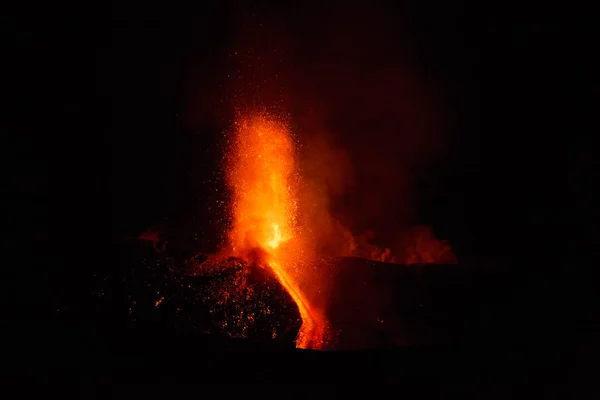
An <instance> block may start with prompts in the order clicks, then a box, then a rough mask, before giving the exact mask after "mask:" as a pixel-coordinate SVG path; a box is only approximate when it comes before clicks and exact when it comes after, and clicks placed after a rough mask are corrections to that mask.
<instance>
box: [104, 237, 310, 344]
mask: <svg viewBox="0 0 600 400" xmlns="http://www.w3.org/2000/svg"><path fill="white" fill-rule="evenodd" d="M125 253H126V254H127V257H125V258H124V260H122V265H121V269H120V273H119V274H114V275H113V276H103V277H102V276H101V277H98V279H97V289H96V291H95V297H96V299H97V309H98V311H100V314H103V315H105V316H107V318H109V319H112V320H111V323H112V324H113V325H115V324H116V325H122V326H124V327H127V328H130V329H131V328H134V329H136V330H140V329H141V330H142V331H156V330H165V329H166V330H170V331H173V332H179V333H192V334H210V335H212V336H226V337H230V338H238V339H249V340H252V341H255V342H269V343H274V344H279V345H282V346H289V347H293V345H294V340H295V338H296V335H297V334H298V331H299V329H300V325H301V319H300V314H299V312H298V308H297V306H296V304H295V303H294V301H293V300H292V298H291V297H290V296H289V294H288V293H287V292H286V291H285V289H284V288H283V287H282V286H281V285H280V283H279V282H278V281H277V279H276V277H275V276H274V275H273V274H272V272H271V271H270V269H268V268H264V267H263V266H261V265H258V264H249V263H247V262H245V261H244V260H241V259H237V258H229V259H211V260H206V257H199V256H197V257H192V258H190V259H188V260H186V261H185V262H180V261H176V259H175V258H172V257H169V255H168V254H166V253H157V252H156V251H154V249H152V247H151V246H149V245H144V244H142V245H137V246H134V247H133V248H129V249H128V250H127V251H126V252H125ZM119 321H120V322H119Z"/></svg>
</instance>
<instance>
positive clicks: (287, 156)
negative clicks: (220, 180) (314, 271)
mask: <svg viewBox="0 0 600 400" xmlns="http://www.w3.org/2000/svg"><path fill="white" fill-rule="evenodd" d="M230 144H231V147H230V149H229V151H230V152H229V153H228V157H227V158H226V171H227V182H228V185H229V187H230V189H231V191H232V204H231V211H232V229H231V231H230V234H229V240H230V245H231V251H232V255H234V256H237V257H240V258H243V259H245V260H247V261H249V262H252V263H256V264H258V265H260V266H263V267H268V268H270V269H271V270H272V271H273V273H274V274H275V276H276V277H277V279H278V280H279V282H280V283H281V285H282V286H283V287H284V288H285V289H286V290H287V292H288V293H289V294H290V296H291V297H292V299H293V300H294V302H295V303H296V305H297V306H298V310H299V312H300V316H301V318H302V327H301V329H300V332H299V333H298V337H297V340H296V346H297V347H299V348H311V349H319V348H322V347H323V345H324V340H325V335H326V321H325V320H324V318H323V317H322V316H321V314H320V312H319V311H318V310H316V309H315V308H314V306H313V305H311V304H310V302H309V301H308V299H307V298H306V296H305V294H304V293H303V291H302V289H301V287H300V280H301V277H302V276H303V275H304V274H306V273H307V271H305V270H304V269H305V268H307V266H308V264H309V263H310V262H311V260H310V251H308V249H306V248H305V246H303V245H302V240H301V238H300V236H299V231H300V227H299V224H298V221H299V218H298V211H299V207H298V191H299V190H300V176H299V174H298V166H297V160H296V142H295V141H294V138H293V135H292V133H291V131H290V129H289V126H288V124H287V123H286V121H285V120H283V119H282V118H277V117H275V116H273V115H272V114H269V113H267V112H258V113H250V114H248V115H246V114H238V118H237V120H236V122H235V127H234V137H233V139H232V141H231V143H230Z"/></svg>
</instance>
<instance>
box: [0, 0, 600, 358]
mask: <svg viewBox="0 0 600 400" xmlns="http://www.w3.org/2000/svg"><path fill="white" fill-rule="evenodd" d="M193 3H195V4H192V2H190V3H189V4H183V3H182V4H175V2H170V3H164V4H152V3H148V2H132V1H124V2H114V3H108V2H105V3H98V4H95V5H92V4H86V3H71V2H69V3H59V4H57V3H55V2H50V3H49V4H45V5H37V6H36V7H35V10H34V9H27V6H25V5H21V6H19V8H18V9H17V8H15V9H13V10H12V11H9V12H8V13H6V14H4V15H3V16H2V17H1V18H2V19H1V21H2V23H1V25H2V36H3V37H4V38H5V39H6V38H8V48H7V49H5V50H3V53H4V56H3V64H4V67H5V68H7V69H4V73H3V74H2V80H3V85H2V87H3V95H4V97H5V98H6V99H7V102H6V103H5V106H4V107H3V118H2V131H3V134H2V141H3V142H2V146H1V148H2V151H3V155H2V157H1V159H2V162H3V168H2V169H3V172H4V179H3V181H4V182H3V185H2V186H3V198H4V200H5V201H4V202H3V203H4V210H5V213H4V218H3V219H4V226H5V229H4V230H5V235H6V239H5V243H6V244H7V245H8V250H7V251H6V253H5V259H4V260H5V261H4V263H3V264H4V267H3V273H4V278H3V279H2V281H3V289H2V295H3V298H4V305H5V308H6V310H5V311H4V319H6V320H8V321H12V324H9V326H13V327H17V328H16V330H17V333H16V334H15V335H16V336H15V337H19V338H21V340H19V343H20V342H21V341H35V340H36V335H39V334H40V332H44V331H46V330H48V329H49V328H47V327H48V326H50V325H51V324H52V322H51V321H52V318H53V317H52V315H53V312H54V309H55V308H56V307H57V305H60V304H64V303H65V302H66V303H71V304H79V308H80V310H79V312H80V313H81V315H84V314H85V311H82V310H84V309H85V304H86V303H85V300H84V299H85V298H86V296H87V294H88V292H89V291H90V282H91V279H92V276H93V274H94V273H102V272H106V271H111V268H116V266H114V265H115V263H114V261H113V260H114V259H116V258H117V257H119V254H118V252H119V247H118V243H119V242H120V241H122V240H123V239H124V238H127V237H135V236H137V235H139V234H140V233H141V232H144V231H147V230H149V229H152V228H157V229H161V230H162V231H163V232H164V233H165V235H166V236H167V237H168V238H169V240H172V241H175V242H178V243H181V244H182V247H186V246H188V245H189V246H190V248H193V249H201V250H202V251H211V250H212V249H214V248H215V246H216V245H217V244H218V239H219V233H220V232H222V230H223V226H222V224H223V222H222V221H220V220H219V219H218V218H215V215H214V210H213V209H212V208H211V204H214V202H215V201H216V200H218V199H220V196H222V193H220V192H217V191H215V186H218V182H217V183H215V174H214V171H215V170H216V168H215V166H216V165H217V163H218V162H219V160H220V157H221V153H220V151H221V150H220V147H219V142H218V140H219V138H220V137H221V134H222V132H223V130H224V129H226V128H227V127H228V124H229V121H230V119H231V112H232V110H231V107H230V104H231V98H232V91H231V86H228V85H231V79H229V80H228V78H227V77H228V75H230V74H233V73H234V71H235V68H237V67H235V66H234V65H233V62H232V57H231V55H230V54H231V53H232V52H234V51H236V50H237V49H240V48H243V44H241V43H243V40H242V39H248V37H246V36H244V35H245V34H246V33H247V32H251V33H252V32H254V31H253V29H258V28H256V26H257V24H258V25H260V24H264V26H263V25H260V26H261V27H262V28H261V29H263V28H264V30H270V29H272V30H273V32H283V33H284V35H283V36H285V37H286V40H287V41H283V40H282V41H281V42H280V41H277V40H275V39H273V41H269V42H268V43H265V46H272V47H271V48H273V47H277V46H279V44H281V43H293V44H294V45H293V46H289V45H282V47H281V52H282V53H283V54H284V55H285V57H284V58H286V60H284V62H282V65H281V67H278V66H277V65H275V62H274V60H275V58H273V59H272V60H267V62H270V61H272V62H271V65H270V66H269V67H268V69H269V71H268V72H262V73H263V74H278V73H279V74H280V75H281V76H283V77H284V78H281V79H282V82H283V83H282V85H287V86H286V88H287V89H289V88H290V87H291V88H292V89H291V92H292V93H294V90H295V93H300V89H298V88H308V89H306V90H305V92H303V93H301V96H300V97H302V99H301V100H299V101H298V102H297V103H294V101H295V100H294V101H292V103H290V104H292V106H291V108H292V110H296V111H297V110H300V111H298V113H299V114H301V113H302V110H305V107H304V106H305V105H306V104H308V103H309V102H311V101H312V100H311V93H312V94H315V93H318V94H319V101H320V102H319V101H317V100H315V103H314V106H315V108H316V109H320V108H319V107H321V108H322V109H326V110H327V111H326V112H327V113H329V114H327V115H328V116H330V117H331V118H330V120H329V121H328V122H327V123H329V124H330V125H329V126H335V127H336V129H337V131H338V132H346V133H342V134H339V135H337V136H336V137H335V140H336V141H337V142H336V143H337V144H338V145H339V146H341V147H345V148H347V149H348V151H350V152H353V151H354V152H355V153H357V154H358V156H357V157H359V158H360V154H364V152H362V153H361V152H360V151H358V149H362V148H365V146H368V143H369V142H368V141H367V140H366V136H365V131H364V130H362V129H357V128H356V127H354V128H353V127H352V125H353V124H352V121H348V120H345V121H344V120H340V118H339V115H341V114H343V113H344V112H345V111H344V110H345V109H343V108H342V107H340V110H342V111H339V110H338V111H336V112H337V113H338V114H335V113H334V112H329V110H331V109H332V108H331V104H339V103H340V102H341V101H342V100H343V101H344V104H345V105H347V107H349V108H348V110H354V108H352V107H353V105H352V102H353V101H357V102H365V104H370V103H369V101H366V100H365V99H364V98H360V95H361V94H362V93H366V92H363V91H361V90H362V89H360V88H359V89H356V93H358V94H357V96H356V99H355V100H352V98H351V92H352V91H353V89H352V88H350V89H348V87H346V86H345V85H349V83H348V82H347V81H345V80H344V79H345V77H346V75H345V74H346V73H348V74H349V75H347V76H351V74H352V73H354V72H355V71H360V75H357V76H362V77H364V76H368V77H377V76H379V77H380V79H379V81H378V82H379V83H378V84H379V85H380V86H381V87H385V86H386V85H387V84H388V83H389V82H390V80H389V79H390V78H389V77H390V75H386V72H385V71H388V69H387V67H388V66H390V65H391V66H394V65H396V64H395V63H397V62H398V61H397V60H403V61H402V65H405V61H406V64H407V65H408V64H409V65H410V68H409V70H410V71H412V72H411V73H413V74H415V76H417V75H418V79H419V81H420V82H422V83H423V85H424V87H426V88H427V91H428V93H430V98H433V99H435V101H436V102H437V103H436V107H437V108H436V111H435V112H433V111H432V113H433V114H431V115H435V117H436V118H438V119H437V120H436V121H437V122H439V125H438V126H441V127H442V128H443V129H439V132H438V133H439V135H440V138H441V139H440V141H439V142H437V141H435V143H436V145H437V147H435V146H434V147H435V148H436V153H435V156H432V157H431V158H430V159H428V161H427V162H424V163H423V165H419V166H418V167H415V168H414V169H411V171H412V172H411V188H412V189H411V193H412V196H413V197H412V201H413V202H414V203H415V204H417V206H416V207H414V211H413V212H412V213H411V215H410V218H411V221H414V222H417V223H422V224H427V225H430V226H432V227H433V229H434V230H435V232H436V236H438V237H440V238H443V239H447V240H449V241H450V243H451V244H452V246H453V248H454V250H455V253H456V254H457V256H458V258H459V260H461V261H462V262H465V263H470V264H473V265H476V264H478V263H479V264H482V265H486V266H490V267H493V268H496V269H499V270H502V271H506V272H507V273H510V274H512V275H511V276H512V278H511V279H512V280H511V283H510V284H509V287H507V288H506V291H507V292H510V293H511V295H510V296H507V300H506V301H505V302H504V303H502V304H501V306H499V307H498V308H496V309H494V310H493V311H490V312H489V315H488V316H487V320H486V321H487V322H486V324H487V325H485V328H483V329H482V331H481V332H482V333H481V335H477V337H478V338H485V339H481V340H482V341H485V340H489V341H491V342H494V343H497V342H501V341H503V342H505V343H525V344H527V345H529V344H530V343H531V342H536V344H535V347H536V348H537V347H543V346H550V348H552V349H553V350H552V351H555V352H557V353H558V352H559V350H556V349H555V347H556V346H558V343H559V342H560V347H561V351H562V349H563V347H564V348H565V349H567V350H568V349H569V347H570V346H571V345H572V344H573V343H576V342H582V343H583V342H585V340H583V339H581V340H580V338H585V335H583V336H581V337H580V333H579V332H580V330H582V331H583V330H585V329H587V328H580V327H582V326H588V325H585V322H582V321H584V320H585V321H587V320H586V319H585V318H586V317H587V314H586V313H587V310H588V309H589V308H590V307H591V305H590V304H591V298H592V297H591V295H589V293H590V286H591V283H590V282H591V280H589V279H587V278H584V276H587V275H586V273H587V269H586V268H585V266H584V265H586V263H587V261H586V260H585V259H584V258H583V256H582V254H583V252H584V249H585V248H586V247H588V246H589V245H591V243H593V242H592V241H591V239H588V238H589V236H588V233H587V230H586V226H587V224H588V223H590V222H591V221H592V219H593V218H595V217H596V215H597V211H596V210H594V208H593V199H592V196H591V194H590V193H591V191H590V189H589V188H590V187H592V186H593V185H592V182H594V180H593V178H592V176H591V175H592V174H591V173H590V171H592V170H593V168H592V162H591V161H592V158H593V156H592V154H591V152H592V145H591V142H592V140H591V138H590V137H591V135H592V132H591V127H590V126H589V123H588V122H587V121H588V118H589V112H590V109H591V104H592V102H588V101H587V100H585V99H587V98H592V95H593V93H594V90H595V89H593V88H592V87H591V83H590V80H591V71H592V66H591V65H590V64H589V63H586V62H584V59H585V57H586V56H585V54H586V53H587V52H589V51H591V48H588V47H587V46H588V44H587V41H588V39H589V37H590V32H588V30H591V29H590V28H587V25H585V24H583V23H581V24H573V28H572V29H569V31H570V33H569V35H568V36H567V35H566V34H565V33H564V28H565V25H566V24H567V22H569V23H570V17H568V16H567V13H566V12H565V11H564V10H552V9H551V8H550V6H549V5H545V6H544V7H543V8H539V7H534V6H526V5H524V3H517V2H500V3H493V4H492V3H489V4H488V3H485V4H484V3H482V2H466V1H464V2H463V1H459V2H446V3H444V2H431V1H413V2H404V3H402V4H403V5H402V6H401V5H398V4H396V3H400V2H391V1H390V2H378V3H377V4H372V5H367V2H365V3H364V4H359V3H358V2H356V4H354V3H352V2H350V3H348V2H335V3H334V2H311V1H308V2H296V3H294V2H290V3H286V4H280V3H279V2H272V3H273V4H269V3H270V2H266V1H265V2H262V1H224V2H193ZM363 16H364V20H365V21H363V18H362V17H363ZM371 17H372V18H371ZM568 19H569V21H567V20H568ZM367 20H368V21H367ZM363 22H364V23H365V27H361V24H362V23H363ZM248 26H249V27H250V28H248V29H249V30H248V31H246V30H243V29H242V28H240V27H248ZM569 26H571V25H569ZM361 29H364V30H363V31H361ZM378 29H381V32H378V31H377V30H378ZM373 30H374V31H373ZM332 32H333V33H335V34H337V35H341V36H340V37H344V35H345V34H346V33H347V32H348V35H350V36H349V37H352V35H351V34H350V33H351V32H371V33H372V35H371V33H369V34H368V35H365V36H363V37H362V40H360V38H359V39H357V40H356V41H355V42H354V40H355V39H352V40H353V42H352V43H353V44H352V45H348V46H347V48H345V49H344V50H340V53H339V54H341V56H336V55H333V56H332V55H330V54H329V55H328V54H325V53H319V50H315V49H319V48H322V49H326V48H325V47H324V46H322V42H323V41H324V40H325V38H327V37H329V36H326V35H325V33H327V34H329V35H330V34H331V33H332ZM373 32H374V33H373ZM261 34H264V33H258V34H257V35H258V37H259V39H258V40H260V39H261V38H262V37H261V36H260V35H261ZM572 36H575V38H573V37H572ZM290 38H292V39H293V40H292V39H290ZM379 38H386V43H385V44H382V42H381V41H380V40H379ZM251 39H252V38H249V39H248V40H251ZM336 40H340V39H336ZM349 40H350V39H349ZM334 43H335V42H334ZM265 51H266V50H265ZM370 52H371V53H370ZM396 52H397V53H396ZM369 54H376V55H380V56H381V58H380V59H378V58H377V57H371V56H369ZM336 57H341V58H336ZM378 57H379V56H378ZM267 58H268V57H267ZM377 60H383V61H377ZM337 61H340V64H339V65H340V67H336V68H337V69H336V68H333V71H334V72H333V73H332V72H331V70H329V69H327V68H329V67H330V66H331V65H333V64H332V63H335V62H337ZM344 63H346V64H344ZM386 63H387V64H386ZM344 65H345V67H344ZM278 68H281V71H278ZM344 68H347V70H348V71H350V72H346V70H345V69H344ZM338 71H339V74H338ZM328 74H330V75H328ZM357 74H358V72H357ZM330 76H337V77H338V78H339V79H338V84H339V85H340V86H339V87H336V86H335V85H334V84H332V86H331V87H329V86H327V82H330V81H332V80H331V79H329V78H328V77H330ZM295 78H298V80H295ZM286 79H287V80H286ZM394 79H395V78H394ZM409 80H410V79H409ZM298 82H300V83H298ZM306 82H309V83H312V85H310V84H308V85H304V83H306ZM354 83H355V82H354ZM354 83H353V84H354ZM294 84H296V85H297V87H296V89H294ZM389 84H390V85H391V87H395V86H393V85H394V84H393V83H389ZM340 88H344V89H340ZM311 90H313V92H311ZM328 90H329V91H330V92H328ZM344 90H345V92H344ZM289 92H290V91H289V90H288V93H289ZM340 93H343V94H340ZM328 96H329V97H328ZM399 96H400V97H402V96H403V95H402V94H400V95H399ZM406 96H408V95H405V97H406ZM342 97H343V99H342ZM312 98H314V97H312ZM307 99H308V100H307ZM582 99H584V101H581V100H582ZM412 100H414V98H412V97H411V98H410V99H409V100H407V101H405V102H404V103H399V104H411V101H412ZM286 101H287V100H286ZM378 101H381V100H378ZM392 101H395V100H392ZM415 101H416V100H415ZM580 103H584V104H587V105H581V104H580ZM311 105H312V103H311ZM294 107H295V108H294ZM394 107H395V106H394ZM373 108H381V107H379V103H377V104H374V106H373ZM389 109H401V106H400V107H399V108H398V107H396V108H393V107H389ZM399 112H401V111H399ZM417 112H419V110H417ZM340 113H341V114H340ZM348 114H354V112H352V113H350V112H345V114H343V115H346V116H347V115H348ZM358 114H360V113H358ZM381 115H384V116H385V112H382V113H379V114H377V116H381ZM427 115H430V114H427ZM336 118H337V119H336ZM346 118H347V117H346ZM358 118H360V116H359V117H358ZM376 118H380V117H376ZM383 118H384V119H385V117H383ZM344 124H347V125H344ZM383 124H384V125H385V122H383ZM402 126H412V125H402ZM394 127H395V125H394V126H383V127H382V131H385V130H386V129H388V128H389V129H388V130H390V132H391V131H393V129H394ZM353 129H354V130H353ZM374 140H375V141H376V145H377V146H380V147H381V148H382V149H384V150H385V149H386V148H388V150H389V148H393V147H394V143H395V142H394V141H393V140H392V141H389V140H390V139H386V136H385V135H384V136H381V137H377V138H375V139H374ZM428 140H432V141H431V142H428V143H434V141H433V139H428ZM386 141H387V142H386ZM374 145H375V144H374ZM432 146H433V145H432ZM384 150H382V151H384ZM388 153H389V154H395V153H393V151H388ZM389 154H388V156H385V157H388V159H387V160H388V161H389V157H390V156H389ZM408 156H409V155H406V154H403V153H400V155H399V156H398V157H403V158H405V157H408ZM356 162H357V164H360V163H361V161H360V159H359V160H358V161H356ZM401 162H402V161H399V163H401ZM586 171H587V173H585V174H584V172H586ZM386 179H387V180H386V183H387V184H388V185H389V186H390V187H394V179H395V178H394V177H393V175H390V178H389V179H388V178H386ZM365 182H366V183H365V184H368V183H369V179H365ZM585 188H587V189H585ZM365 191H366V190H365ZM390 193H392V192H390ZM357 201H358V200H357ZM354 206H355V207H358V206H360V203H359V202H357V203H356V204H354ZM381 207H382V210H383V211H385V210H386V207H387V208H389V209H390V210H391V209H394V207H396V203H394V202H393V201H392V200H390V201H388V203H385V201H384V202H383V203H382V206H381ZM383 211H382V212H383ZM359 222H360V221H359ZM386 224H387V225H386ZM390 224H392V225H393V221H392V220H388V221H386V222H385V223H383V224H382V228H381V229H382V230H385V229H387V228H389V226H390ZM384 225H385V226H384ZM586 243H587V245H586ZM182 251H183V250H182ZM81 318H84V317H81ZM52 326H54V325H52ZM516 326H518V329H517V328H515V327H516ZM52 329H55V328H52ZM52 329H49V330H52ZM57 329H58V328H57ZM60 329H63V328H62V327H61V328H60ZM73 329H75V328H73ZM53 332H54V331H53ZM59 332H62V331H61V330H59ZM57 335H59V334H57ZM486 335H487V336H486ZM24 337H26V338H28V339H26V340H23V339H22V338H24ZM24 345H25V346H26V344H24ZM507 346H508V345H507ZM532 346H533V345H532ZM567 350H565V351H567ZM561 354H563V353H561ZM568 354H571V353H568ZM570 362H574V361H572V360H571V361H570ZM565 369H566V367H565Z"/></svg>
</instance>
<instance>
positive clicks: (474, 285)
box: [56, 242, 504, 350]
mask: <svg viewBox="0 0 600 400" xmlns="http://www.w3.org/2000/svg"><path fill="white" fill-rule="evenodd" d="M121 250H122V251H121V256H120V258H119V259H118V260H115V264H116V265H117V266H118V267H117V268H113V269H112V270H111V271H112V272H110V273H104V274H96V276H95V287H96V289H95V291H94V292H93V293H92V294H91V300H90V301H86V302H81V301H80V300H81V299H73V302H72V303H73V304H69V303H66V304H64V305H63V306H61V307H60V308H59V309H58V310H57V312H56V313H57V316H58V317H59V319H63V320H71V321H82V320H87V321H90V324H91V326H93V327H94V328H93V329H94V330H100V331H103V332H106V333H107V336H114V335H117V336H118V335H120V334H121V333H126V332H127V334H128V335H129V334H132V332H133V334H134V335H141V334H143V335H167V336H170V335H186V336H187V337H190V335H191V336H192V337H193V336H198V337H199V340H200V337H201V336H206V335H210V336H211V337H213V338H216V337H217V338H218V337H224V338H229V339H241V340H248V341H249V342H252V343H268V344H269V345H276V346H283V347H289V348H292V347H293V346H294V339H295V337H296V335H297V333H298V330H299V328H300V325H301V320H300V315H299V312H298V308H297V306H296V304H295V303H294V302H293V300H292V299H291V298H290V296H289V294H288V293H287V292H286V291H285V290H284V289H283V288H282V287H281V285H280V284H279V282H278V281H277V280H276V278H275V277H274V276H273V274H272V273H271V271H270V269H269V268H263V267H261V266H257V265H250V264H248V263H246V262H244V261H242V260H240V259H235V258H230V259H228V260H218V261H217V260H211V261H206V259H205V258H203V257H192V258H188V256H183V257H182V256H177V255H175V254H170V253H173V252H172V251H171V252H170V251H169V249H166V250H163V251H157V250H156V249H154V248H153V247H152V246H150V245H149V244H148V243H146V242H136V243H131V244H128V245H126V246H124V247H123V248H122V249H121ZM323 263H324V265H323V268H320V271H321V277H320V278H319V279H320V280H323V282H322V289H323V290H322V293H323V294H324V296H322V298H321V299H319V300H320V301H321V302H322V304H325V310H324V311H325V315H326V317H327V319H328V320H329V321H330V323H331V328H332V332H333V335H332V336H333V341H332V343H331V345H330V346H329V348H331V349H338V350H344V349H352V350H354V349H373V348H382V347H389V346H398V345H412V344H445V343H453V342H455V341H457V340H459V339H461V338H462V337H463V336H464V334H465V333H468V331H469V327H470V325H471V324H472V323H473V322H474V321H477V319H478V315H479V313H480V308H482V307H485V306H486V305H487V304H489V303H492V302H493V301H494V299H496V298H498V297H500V296H501V293H502V290H503V287H504V286H503V284H502V281H501V280H499V279H498V278H497V277H495V276H494V275H492V274H490V273H484V272H483V271H482V270H479V269H475V268H468V267H465V266H461V265H455V264H453V265H431V264H430V265H410V266H406V265H399V264H386V263H379V262H374V261H369V260H365V259H359V258H337V259H327V260H323ZM75 303H77V304H75ZM82 305H85V306H82ZM75 309H77V310H79V311H77V312H73V311H70V310H75ZM78 323H79V322H78ZM205 339H206V338H204V339H201V340H205Z"/></svg>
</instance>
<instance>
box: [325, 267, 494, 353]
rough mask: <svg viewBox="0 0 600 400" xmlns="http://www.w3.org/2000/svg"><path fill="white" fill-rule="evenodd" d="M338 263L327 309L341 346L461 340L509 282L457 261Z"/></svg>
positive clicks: (378, 345) (358, 346)
mask: <svg viewBox="0 0 600 400" xmlns="http://www.w3.org/2000/svg"><path fill="white" fill-rule="evenodd" d="M333 264H334V268H333V275H332V289H331V297H330V302H329V309H328V310H327V315H328V318H329V320H330V321H331V324H332V326H333V328H334V329H336V330H337V331H338V343H337V348H339V349H356V348H377V347H382V346H383V347H387V346H394V345H399V344H432V343H436V344H441V343H450V342H453V341H456V340H458V339H459V338H460V337H461V336H462V335H463V334H464V333H465V332H467V331H468V330H469V328H470V326H471V324H472V323H473V322H474V321H476V320H477V318H478V315H479V312H480V309H481V308H482V307H485V306H486V304H490V303H493V302H494V301H496V299H497V298H499V297H501V293H502V291H503V287H504V286H503V284H502V280H501V279H499V277H497V276H495V275H494V274H492V273H491V272H489V271H487V272H486V271H484V270H482V269H476V268H469V267H466V266H462V265H456V264H452V265H442V264H422V265H398V264H387V263H380V262H375V261H369V260H364V259H359V258H339V259H336V260H335V262H334V263H333Z"/></svg>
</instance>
